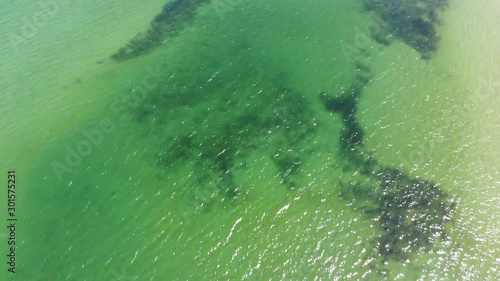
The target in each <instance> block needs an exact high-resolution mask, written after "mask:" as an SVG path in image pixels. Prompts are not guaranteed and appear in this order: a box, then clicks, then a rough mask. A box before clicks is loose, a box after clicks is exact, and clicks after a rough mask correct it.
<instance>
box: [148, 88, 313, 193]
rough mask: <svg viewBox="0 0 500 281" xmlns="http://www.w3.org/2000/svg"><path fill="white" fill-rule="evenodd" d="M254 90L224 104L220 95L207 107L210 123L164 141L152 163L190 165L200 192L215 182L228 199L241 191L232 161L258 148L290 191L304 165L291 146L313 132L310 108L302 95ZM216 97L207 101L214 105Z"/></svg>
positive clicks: (299, 153) (193, 106) (192, 106)
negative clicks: (209, 182) (192, 167)
mask: <svg viewBox="0 0 500 281" xmlns="http://www.w3.org/2000/svg"><path fill="white" fill-rule="evenodd" d="M256 92H257V91H251V92H248V93H246V94H245V92H242V93H239V95H234V96H232V98H231V99H229V100H226V99H227V97H226V98H225V99H224V100H225V102H216V103H215V104H214V103H212V104H213V105H215V108H213V109H212V110H210V114H209V115H207V116H206V119H208V120H211V121H213V122H207V124H210V125H209V126H207V127H204V126H201V125H200V126H199V127H196V128H194V129H193V130H194V131H193V132H188V133H185V134H182V135H177V136H176V137H175V138H174V140H173V141H168V142H167V144H166V145H165V147H164V149H163V150H162V151H161V152H160V153H159V155H158V157H157V161H156V163H157V165H158V166H160V167H163V168H164V169H171V168H175V167H176V166H177V165H178V164H180V163H184V162H191V163H193V164H194V166H195V167H196V170H197V173H196V176H197V178H198V180H197V182H198V184H199V185H200V188H202V186H204V185H207V183H208V181H212V182H213V179H214V178H215V179H216V180H215V181H216V185H217V186H218V188H219V190H220V192H222V193H224V194H225V195H226V198H234V197H235V196H237V195H238V193H239V191H240V190H241V183H238V181H237V179H235V176H234V174H233V171H234V170H235V168H236V167H235V165H236V164H235V163H240V162H242V161H244V159H245V157H247V156H248V155H249V153H252V152H254V151H256V150H260V151H264V152H267V154H268V155H269V158H270V159H271V160H272V161H273V162H274V163H275V164H276V167H277V169H278V174H277V176H278V177H280V178H281V183H282V184H284V185H285V186H287V187H288V188H290V189H293V188H294V187H295V182H294V180H293V176H294V175H296V174H297V173H298V171H299V169H300V166H301V164H302V163H303V161H304V159H303V157H304V151H297V150H295V147H296V146H297V144H298V143H300V142H303V141H304V140H305V139H306V138H307V136H308V135H310V134H311V133H312V132H313V131H314V126H313V125H312V121H313V120H312V118H309V119H308V117H309V116H310V112H311V109H310V108H309V104H308V102H307V101H306V99H305V97H304V96H302V95H301V94H300V93H298V92H296V91H292V90H290V89H287V88H282V87H280V86H276V87H274V88H273V89H272V90H271V92H269V93H266V94H263V93H261V94H258V93H256ZM185 94H189V92H186V93H185ZM218 98H220V97H217V96H216V95H214V96H212V97H211V99H213V100H214V101H217V100H218ZM209 99H210V98H209ZM248 101H251V104H247V105H245V103H248ZM203 102H205V100H203V101H202V102H200V103H199V104H196V101H194V102H192V103H191V104H190V108H189V110H194V109H196V108H197V107H205V106H207V105H206V104H204V103H203ZM162 104H163V105H164V106H165V107H170V106H178V104H165V103H162ZM163 110H167V108H163ZM186 110H188V109H186ZM187 116H192V114H191V115H187ZM187 116H186V117H187ZM292 148H293V149H292Z"/></svg>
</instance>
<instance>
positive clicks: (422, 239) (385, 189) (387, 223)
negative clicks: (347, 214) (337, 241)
mask: <svg viewBox="0 0 500 281" xmlns="http://www.w3.org/2000/svg"><path fill="white" fill-rule="evenodd" d="M358 68H359V67H358ZM365 71H368V70H367V69H365ZM355 81H357V82H354V83H353V84H354V86H352V87H351V89H350V90H348V91H345V92H342V93H340V94H339V95H337V96H333V97H332V96H329V95H328V94H326V93H321V94H320V99H321V101H322V102H323V104H324V105H325V108H326V110H328V111H330V112H334V113H337V114H339V115H340V117H341V119H342V121H343V124H344V128H343V131H342V134H341V136H340V142H341V145H342V148H343V149H342V150H341V153H342V154H343V155H344V157H345V158H347V160H348V162H349V165H346V166H345V170H346V171H348V172H351V173H353V174H354V176H353V178H351V180H350V181H348V182H341V197H342V198H344V199H346V200H349V201H354V202H356V208H358V209H361V210H363V211H364V213H365V214H366V215H367V216H369V217H371V218H373V219H374V220H376V221H378V222H379V223H380V229H381V231H382V235H381V236H380V237H379V238H378V239H377V241H376V244H377V249H378V252H379V254H380V255H381V257H382V259H383V260H384V261H386V260H398V261H402V260H406V259H407V258H409V254H410V253H411V252H415V251H418V250H428V249H429V248H430V246H431V245H432V244H433V242H434V241H436V239H437V238H439V237H442V236H444V225H445V224H446V223H447V222H448V221H449V220H450V218H451V216H452V212H453V209H454V205H453V204H451V203H450V202H449V201H448V199H447V197H448V196H447V194H446V193H445V192H444V191H443V190H442V189H441V188H440V186H439V185H438V184H436V183H433V182H431V181H428V180H420V179H414V178H411V177H410V176H409V175H407V174H405V173H404V172H403V171H401V170H399V169H395V168H392V167H386V166H383V165H381V164H379V163H378V161H376V159H375V158H374V157H373V155H371V154H370V153H368V152H367V151H365V150H364V148H363V136H364V132H363V129H362V128H361V126H360V124H359V122H358V121H357V118H356V112H357V101H358V98H359V97H360V95H361V93H362V85H364V84H363V83H366V82H363V83H361V84H360V82H359V81H361V80H359V79H356V78H355Z"/></svg>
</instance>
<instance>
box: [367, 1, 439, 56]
mask: <svg viewBox="0 0 500 281" xmlns="http://www.w3.org/2000/svg"><path fill="white" fill-rule="evenodd" d="M447 2H448V0H363V3H364V5H365V7H366V9H368V10H370V11H374V12H375V13H376V14H378V15H379V16H380V18H382V20H384V21H385V22H386V23H387V24H388V28H389V31H390V32H391V33H392V34H394V36H396V37H397V38H399V39H401V40H403V41H404V42H405V43H406V44H408V45H410V46H411V47H412V48H414V49H415V50H417V51H418V52H420V54H421V56H422V58H424V59H429V58H430V55H431V54H432V53H433V52H434V51H435V50H436V49H437V44H438V41H439V37H438V35H437V31H436V26H437V24H438V23H439V22H438V18H437V13H438V12H439V11H440V10H442V9H443V8H444V7H446V5H447ZM372 36H373V37H374V39H375V40H377V41H379V42H380V43H383V44H388V43H389V42H387V40H385V39H384V38H387V37H386V36H383V34H373V35H372Z"/></svg>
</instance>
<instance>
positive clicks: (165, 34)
mask: <svg viewBox="0 0 500 281" xmlns="http://www.w3.org/2000/svg"><path fill="white" fill-rule="evenodd" d="M208 2H210V0H173V1H171V2H169V3H168V4H167V5H165V6H164V7H163V10H162V12H161V13H160V14H158V15H157V16H156V17H155V18H154V20H153V21H152V22H151V26H150V27H149V29H148V30H147V31H146V32H144V33H138V34H137V35H136V36H135V37H134V38H133V39H132V40H130V41H129V42H128V43H127V45H126V46H125V47H123V48H121V49H120V50H118V52H116V53H115V54H113V55H112V56H111V58H112V59H114V60H116V61H123V60H128V59H132V58H135V57H137V56H140V55H142V54H145V53H147V52H149V51H151V50H152V49H153V48H155V47H157V46H158V45H160V44H162V43H163V42H164V41H165V40H166V39H168V38H172V37H175V36H177V35H178V34H179V33H180V32H181V31H182V30H183V29H184V28H186V25H187V24H188V23H189V22H191V21H192V20H193V19H194V17H195V16H196V11H197V9H198V8H199V7H200V6H201V5H203V4H205V3H208Z"/></svg>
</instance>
